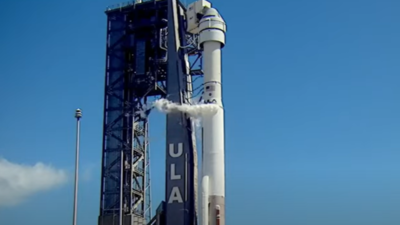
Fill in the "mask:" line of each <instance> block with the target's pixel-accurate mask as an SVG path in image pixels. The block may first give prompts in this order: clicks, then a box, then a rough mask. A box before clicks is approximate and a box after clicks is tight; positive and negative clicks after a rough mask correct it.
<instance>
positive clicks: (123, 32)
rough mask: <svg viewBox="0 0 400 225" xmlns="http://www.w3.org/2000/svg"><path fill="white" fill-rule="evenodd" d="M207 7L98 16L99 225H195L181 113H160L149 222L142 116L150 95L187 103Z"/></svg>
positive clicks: (153, 5)
mask: <svg viewBox="0 0 400 225" xmlns="http://www.w3.org/2000/svg"><path fill="white" fill-rule="evenodd" d="M210 6H211V5H210V3H208V2H206V1H203V0H200V1H198V2H196V3H195V4H191V5H190V6H189V7H188V9H186V8H185V7H184V6H183V5H182V4H181V3H180V2H179V1H178V0H150V1H145V2H141V1H140V2H138V1H137V2H130V3H125V4H119V5H117V6H114V7H110V8H108V9H107V10H106V15H107V44H106V76H105V90H104V93H105V96H104V122H103V123H104V124H103V147H102V167H101V168H102V172H101V174H102V179H101V193H100V194H101V196H100V213H99V218H98V224H99V225H145V224H150V225H152V224H157V225H197V224H198V222H197V220H198V218H197V217H198V215H197V214H198V213H197V208H198V204H197V199H198V194H197V192H198V191H197V186H198V185H197V180H198V176H197V149H196V140H195V135H194V127H193V121H192V119H191V118H190V117H189V115H187V114H185V113H181V112H176V113H169V114H167V115H166V117H167V118H166V120H167V124H166V130H167V131H166V186H165V201H163V202H162V203H161V204H160V205H159V207H158V208H157V211H156V215H154V216H153V215H151V211H152V210H151V195H150V176H149V166H150V165H149V148H148V144H149V140H148V119H147V118H148V117H147V116H148V114H149V113H150V111H151V108H149V107H148V106H149V103H151V102H150V99H152V98H153V99H154V98H155V97H156V98H167V99H168V100H170V101H172V102H175V103H178V104H191V99H192V95H193V87H192V83H193V78H194V77H196V76H198V77H202V75H203V70H202V69H199V68H196V66H195V65H198V62H200V61H201V58H202V49H201V48H199V41H198V39H199V32H200V30H199V29H198V23H199V21H200V18H201V17H202V16H203V14H204V12H205V10H203V8H204V9H206V8H210ZM200 36H201V35H200ZM211 224H213V223H211ZM221 225H224V224H221Z"/></svg>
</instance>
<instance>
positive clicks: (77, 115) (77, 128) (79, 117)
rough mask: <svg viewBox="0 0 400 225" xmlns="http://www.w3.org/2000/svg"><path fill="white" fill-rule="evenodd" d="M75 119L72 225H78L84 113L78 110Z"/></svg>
mask: <svg viewBox="0 0 400 225" xmlns="http://www.w3.org/2000/svg"><path fill="white" fill-rule="evenodd" d="M75 118H76V150H75V187H74V210H73V215H72V225H76V218H77V210H78V174H79V133H80V119H81V118H82V111H81V110H80V109H77V110H76V111H75Z"/></svg>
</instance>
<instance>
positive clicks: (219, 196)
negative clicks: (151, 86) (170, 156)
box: [199, 8, 226, 225]
mask: <svg viewBox="0 0 400 225" xmlns="http://www.w3.org/2000/svg"><path fill="white" fill-rule="evenodd" d="M225 32H226V24H225V21H224V20H223V19H222V17H221V16H220V14H219V13H218V11H217V10H216V9H214V8H207V9H205V13H204V15H203V17H202V18H201V20H200V22H199V45H200V48H201V49H202V50H203V73H204V94H203V100H204V102H205V103H206V104H215V105H217V106H218V107H219V109H218V111H217V112H216V113H215V114H212V115H205V116H204V117H203V122H202V123H203V159H202V160H203V161H202V181H201V182H202V185H201V216H200V220H201V223H200V224H201V225H225V154H224V152H225V146H224V144H225V136H224V109H223V104H222V90H221V89H222V83H221V48H223V47H224V45H225Z"/></svg>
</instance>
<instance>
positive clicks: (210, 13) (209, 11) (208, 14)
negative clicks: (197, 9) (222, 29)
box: [204, 8, 220, 17]
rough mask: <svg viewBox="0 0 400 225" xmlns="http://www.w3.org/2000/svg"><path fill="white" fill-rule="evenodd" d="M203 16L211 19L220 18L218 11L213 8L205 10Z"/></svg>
mask: <svg viewBox="0 0 400 225" xmlns="http://www.w3.org/2000/svg"><path fill="white" fill-rule="evenodd" d="M204 16H206V17H211V16H217V17H220V15H219V13H218V11H217V10H216V9H214V8H209V9H207V11H206V13H204Z"/></svg>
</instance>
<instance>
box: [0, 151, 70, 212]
mask: <svg viewBox="0 0 400 225" xmlns="http://www.w3.org/2000/svg"><path fill="white" fill-rule="evenodd" d="M66 181H67V173H66V172H65V171H63V170H58V169H55V168H53V167H51V166H49V165H44V164H43V163H40V162H39V163H36V164H35V165H23V164H16V163H12V162H10V161H8V160H6V159H4V158H1V157H0V207H5V206H14V205H17V204H18V203H21V202H22V201H24V200H25V199H26V198H28V197H30V196H32V195H34V194H36V193H38V192H42V191H46V190H50V189H52V188H55V187H57V186H59V185H61V184H63V183H65V182H66Z"/></svg>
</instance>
